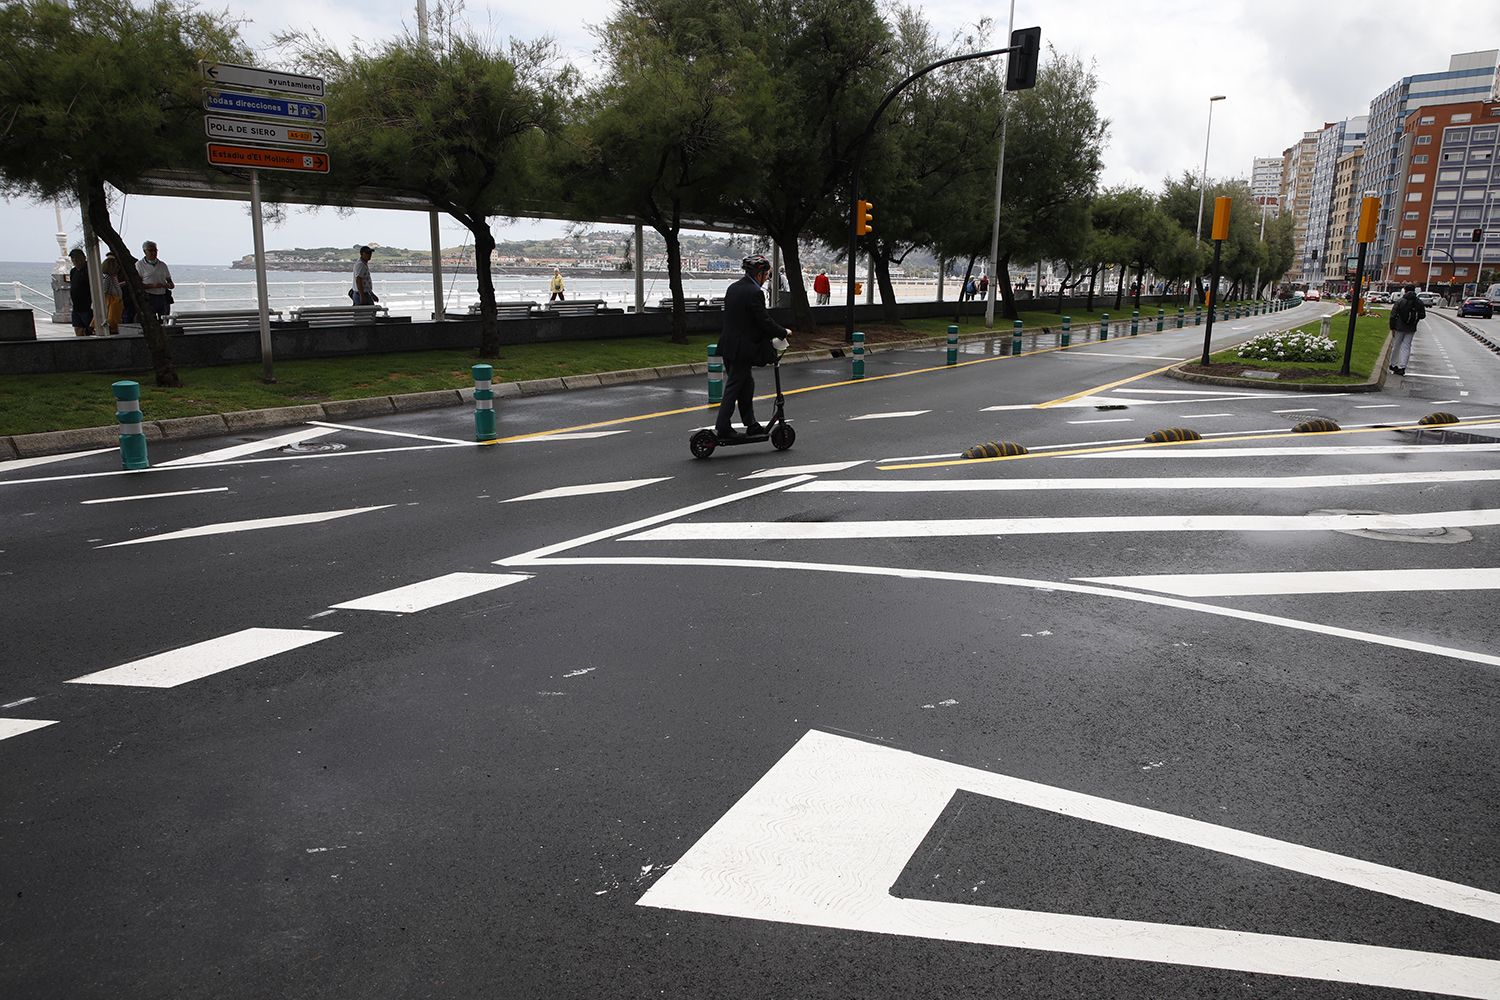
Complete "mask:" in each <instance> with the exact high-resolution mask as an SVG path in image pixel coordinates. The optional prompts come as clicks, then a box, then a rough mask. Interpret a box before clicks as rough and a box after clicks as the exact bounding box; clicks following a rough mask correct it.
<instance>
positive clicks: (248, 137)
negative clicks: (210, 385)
mask: <svg viewBox="0 0 1500 1000" xmlns="http://www.w3.org/2000/svg"><path fill="white" fill-rule="evenodd" d="M198 66H199V68H200V69H201V70H202V72H203V78H204V80H206V81H208V84H207V86H205V87H204V90H203V107H204V109H205V111H206V113H205V114H204V116H203V131H204V134H206V135H207V136H208V138H209V139H210V140H219V141H217V142H213V141H211V142H209V143H208V144H207V153H208V162H209V163H210V164H212V165H214V166H218V167H237V168H240V169H244V170H248V171H249V172H250V226H251V230H252V233H253V235H254V237H255V299H256V304H257V306H258V307H259V312H260V363H261V379H262V381H264V382H266V383H267V384H269V383H273V382H275V381H276V375H275V371H274V367H273V363H272V350H271V306H270V301H269V300H270V294H269V292H268V291H267V288H266V236H265V228H264V227H265V223H264V220H263V219H262V217H261V206H260V172H261V171H262V170H288V171H294V172H298V173H315V174H326V173H328V168H329V161H328V154H327V153H324V152H320V150H321V149H322V148H323V147H324V146H326V145H327V144H328V139H327V132H326V131H325V129H324V125H325V124H326V122H327V120H328V108H327V106H326V105H324V104H321V103H319V102H316V101H306V100H298V99H297V98H304V97H322V96H323V94H324V88H323V78H322V77H318V76H305V75H303V74H300V73H285V72H282V71H281V70H274V69H261V68H259V67H256V66H241V65H238V64H237V63H211V62H200V63H199V64H198ZM226 86H230V87H244V88H247V89H248V90H249V91H251V92H249V93H245V92H241V91H238V90H224V89H221V88H223V87H226ZM257 90H262V91H271V92H272V94H290V95H294V96H292V97H278V96H270V97H268V96H266V95H264V94H258V93H254V92H253V91H257ZM288 147H291V148H288Z"/></svg>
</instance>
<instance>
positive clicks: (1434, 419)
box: [1417, 410, 1458, 426]
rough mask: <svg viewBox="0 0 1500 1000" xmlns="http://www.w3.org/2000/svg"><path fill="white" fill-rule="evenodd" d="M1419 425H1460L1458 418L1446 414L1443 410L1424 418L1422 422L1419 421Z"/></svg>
mask: <svg viewBox="0 0 1500 1000" xmlns="http://www.w3.org/2000/svg"><path fill="white" fill-rule="evenodd" d="M1417 423H1419V424H1425V425H1429V426H1430V425H1432V424H1456V423H1458V418H1457V417H1455V416H1454V415H1453V414H1451V413H1445V412H1444V411H1442V410H1438V411H1437V412H1436V413H1429V414H1427V416H1425V417H1423V418H1422V419H1421V420H1418V421H1417Z"/></svg>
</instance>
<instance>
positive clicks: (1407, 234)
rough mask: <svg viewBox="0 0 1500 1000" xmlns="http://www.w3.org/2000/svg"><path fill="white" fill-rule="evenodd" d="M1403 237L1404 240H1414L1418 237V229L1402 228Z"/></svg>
mask: <svg viewBox="0 0 1500 1000" xmlns="http://www.w3.org/2000/svg"><path fill="white" fill-rule="evenodd" d="M1401 238H1402V239H1403V240H1414V239H1416V238H1417V231H1416V230H1415V229H1403V230H1401Z"/></svg>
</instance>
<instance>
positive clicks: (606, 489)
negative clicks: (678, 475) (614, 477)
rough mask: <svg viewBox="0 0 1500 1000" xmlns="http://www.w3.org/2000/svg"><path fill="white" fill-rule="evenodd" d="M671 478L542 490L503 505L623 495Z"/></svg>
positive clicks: (515, 498) (626, 480)
mask: <svg viewBox="0 0 1500 1000" xmlns="http://www.w3.org/2000/svg"><path fill="white" fill-rule="evenodd" d="M671 478H672V477H671V476H661V477H659V478H656V479H621V480H619V481H617V482H613V483H584V484H583V485H581V486H558V487H556V488H554V489H550V490H542V491H541V492H540V493H528V494H526V495H525V496H524V497H511V498H510V499H509V500H501V501H500V502H501V503H520V502H521V501H522V500H555V499H559V498H561V497H584V496H590V495H591V494H594V493H623V492H625V491H626V490H634V489H639V488H640V487H642V486H650V485H651V484H652V483H664V482H666V481H667V480H668V479H671Z"/></svg>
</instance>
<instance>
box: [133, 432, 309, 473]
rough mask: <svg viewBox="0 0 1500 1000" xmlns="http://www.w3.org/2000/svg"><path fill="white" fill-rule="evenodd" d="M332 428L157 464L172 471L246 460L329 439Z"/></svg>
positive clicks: (266, 439)
mask: <svg viewBox="0 0 1500 1000" xmlns="http://www.w3.org/2000/svg"><path fill="white" fill-rule="evenodd" d="M333 432H334V429H333V428H331V427H305V428H303V429H302V430H300V431H292V432H291V433H290V434H278V435H277V436H276V437H268V438H264V439H262V440H260V441H247V442H246V443H244V444H236V445H231V446H230V447H228V448H217V449H215V450H214V451H205V452H204V453H203V454H201V455H189V456H188V457H187V458H177V459H173V460H172V461H170V462H159V463H157V464H158V466H159V467H160V468H164V469H170V468H172V467H173V466H179V465H206V464H209V463H211V462H224V461H228V460H230V459H235V458H244V457H245V456H246V455H254V454H255V453H256V452H260V451H275V450H276V449H277V448H285V447H286V446H287V445H289V444H301V443H302V442H303V441H312V440H314V439H315V438H320V437H327V436H328V435H329V434H332V433H333Z"/></svg>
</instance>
